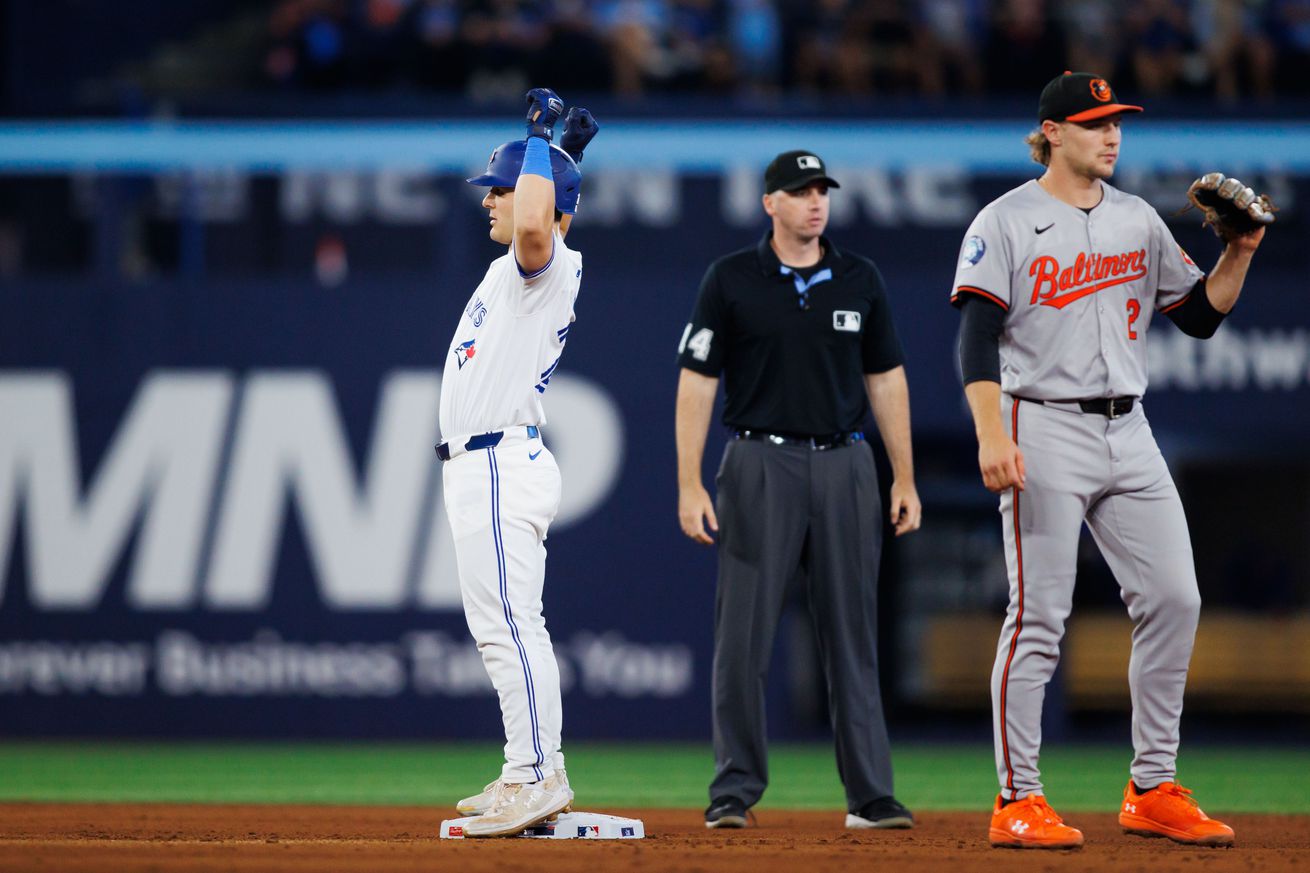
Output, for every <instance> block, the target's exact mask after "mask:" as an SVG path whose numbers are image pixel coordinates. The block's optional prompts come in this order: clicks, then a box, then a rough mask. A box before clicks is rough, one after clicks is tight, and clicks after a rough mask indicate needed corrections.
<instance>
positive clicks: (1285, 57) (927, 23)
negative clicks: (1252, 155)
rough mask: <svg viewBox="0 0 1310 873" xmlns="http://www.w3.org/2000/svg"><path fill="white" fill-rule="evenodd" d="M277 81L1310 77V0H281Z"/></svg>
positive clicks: (725, 85)
mask: <svg viewBox="0 0 1310 873" xmlns="http://www.w3.org/2000/svg"><path fill="white" fill-rule="evenodd" d="M268 39H269V47H268V51H267V53H266V54H265V55H264V65H263V71H262V72H263V76H264V78H265V79H266V81H268V82H270V83H272V84H274V85H276V86H279V87H284V88H290V89H313V90H334V89H351V88H356V89H357V88H395V87H411V88H416V89H424V90H436V91H442V92H456V93H461V94H465V95H467V96H469V97H471V98H473V99H496V98H501V97H505V96H517V95H519V94H521V93H522V92H523V91H524V90H525V89H526V88H527V87H528V86H529V85H530V84H549V85H550V86H551V87H554V88H556V89H558V90H561V91H565V90H566V89H567V90H569V91H573V92H580V91H581V92H588V93H596V92H606V93H613V94H616V95H620V96H624V97H637V96H641V95H645V94H660V93H671V92H672V93H707V94H725V93H731V94H761V95H768V94H774V93H799V94H807V93H815V94H831V95H853V96H879V95H909V96H919V97H925V96H926V97H932V96H936V95H944V94H950V95H959V94H965V95H978V94H1020V95H1032V94H1034V93H1035V89H1036V88H1038V87H1039V86H1040V84H1041V83H1043V82H1045V81H1046V80H1047V79H1049V78H1050V77H1051V76H1053V75H1055V74H1057V73H1058V72H1060V71H1061V70H1064V69H1075V70H1087V71H1094V72H1099V73H1101V74H1102V75H1105V76H1107V77H1108V78H1110V80H1111V81H1112V82H1113V83H1114V85H1115V87H1116V88H1117V89H1119V90H1120V91H1124V92H1127V93H1130V94H1134V95H1140V96H1159V95H1198V94H1207V95H1215V96H1217V97H1219V98H1221V99H1225V100H1229V101H1238V100H1241V99H1245V98H1254V99H1262V98H1268V97H1271V96H1274V95H1285V94H1294V93H1306V92H1310V76H1306V75H1305V74H1304V70H1305V69H1306V65H1307V62H1308V61H1310V0H917V2H909V0H805V2H801V0H590V2H587V0H279V2H278V3H277V4H276V7H275V9H274V11H273V13H272V15H271V16H270V20H269V31H268Z"/></svg>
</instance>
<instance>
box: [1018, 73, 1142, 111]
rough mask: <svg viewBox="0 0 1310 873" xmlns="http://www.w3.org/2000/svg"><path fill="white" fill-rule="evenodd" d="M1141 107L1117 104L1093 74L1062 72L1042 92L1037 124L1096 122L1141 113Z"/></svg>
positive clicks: (1100, 80) (1109, 89)
mask: <svg viewBox="0 0 1310 873" xmlns="http://www.w3.org/2000/svg"><path fill="white" fill-rule="evenodd" d="M1141 111H1142V107H1140V106H1132V105H1129V104H1127V103H1120V102H1119V101H1118V100H1117V99H1115V96H1114V91H1113V90H1112V89H1111V88H1110V83H1109V82H1107V81H1105V80H1104V79H1102V78H1101V77H1100V76H1097V75H1094V74H1092V73H1071V72H1069V71H1068V70H1065V71H1064V74H1063V75H1060V76H1056V77H1055V78H1054V79H1052V80H1051V81H1050V82H1047V83H1046V87H1045V88H1043V89H1042V97H1041V99H1040V100H1038V101H1037V122H1038V123H1039V124H1040V123H1041V122H1043V121H1046V120H1048V119H1049V120H1051V121H1095V120H1096V119H1098V118H1104V117H1105V116H1107V115H1114V114H1115V113H1117V112H1141Z"/></svg>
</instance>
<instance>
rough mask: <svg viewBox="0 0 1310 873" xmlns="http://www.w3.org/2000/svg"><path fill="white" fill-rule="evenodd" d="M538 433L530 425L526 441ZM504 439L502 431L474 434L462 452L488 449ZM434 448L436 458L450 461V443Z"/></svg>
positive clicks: (534, 437)
mask: <svg viewBox="0 0 1310 873" xmlns="http://www.w3.org/2000/svg"><path fill="white" fill-rule="evenodd" d="M538 433H539V431H538V430H537V429H536V428H535V427H533V426H531V425H529V426H528V439H536V438H537V435H538ZM504 438H505V432H504V431H503V430H493V431H491V432H490V433H480V434H475V435H474V436H472V437H469V440H468V442H466V443H464V451H466V452H475V451H477V450H478V449H489V448H491V447H493V446H498V445H500V441H501V440H502V439H504ZM435 448H436V450H437V457H438V458H440V459H441V460H443V461H449V460H450V443H442V444H441V445H439V446H435Z"/></svg>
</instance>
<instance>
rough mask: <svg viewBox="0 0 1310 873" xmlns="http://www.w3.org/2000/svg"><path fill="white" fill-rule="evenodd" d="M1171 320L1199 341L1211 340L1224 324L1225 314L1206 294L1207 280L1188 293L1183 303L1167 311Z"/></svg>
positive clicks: (1197, 284) (1194, 286)
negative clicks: (1215, 306) (1216, 307)
mask: <svg viewBox="0 0 1310 873" xmlns="http://www.w3.org/2000/svg"><path fill="white" fill-rule="evenodd" d="M1165 315H1167V316H1169V320H1170V321H1172V322H1173V323H1174V324H1176V325H1178V329H1179V330H1181V331H1182V332H1183V333H1185V334H1187V335H1188V336H1194V337H1196V338H1197V339H1209V338H1210V337H1212V336H1214V332H1215V331H1216V330H1218V329H1219V325H1220V324H1222V323H1223V320H1224V318H1225V315H1224V313H1222V312H1220V311H1219V310H1218V309H1215V308H1214V304H1212V303H1211V302H1210V295H1209V294H1207V293H1205V280H1204V279H1202V280H1201V281H1199V282H1197V283H1196V284H1195V285H1193V286H1192V290H1191V291H1189V292H1187V296H1186V297H1184V298H1183V302H1182V303H1180V304H1178V305H1177V306H1175V307H1174V308H1172V309H1169V310H1166V311H1165Z"/></svg>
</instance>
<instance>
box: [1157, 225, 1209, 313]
mask: <svg viewBox="0 0 1310 873" xmlns="http://www.w3.org/2000/svg"><path fill="white" fill-rule="evenodd" d="M1146 209H1147V212H1148V213H1149V214H1150V221H1151V246H1152V251H1151V257H1152V258H1153V259H1154V260H1155V261H1156V263H1158V264H1159V265H1160V279H1159V283H1158V285H1159V287H1158V288H1157V290H1156V293H1155V308H1156V309H1157V310H1159V311H1160V312H1164V313H1168V312H1169V311H1170V310H1171V309H1173V308H1174V307H1175V306H1178V305H1180V304H1182V302H1183V301H1184V300H1186V299H1187V295H1188V294H1190V293H1191V292H1192V289H1193V288H1194V287H1196V283H1197V282H1199V281H1201V280H1202V279H1204V278H1205V272H1204V271H1203V270H1202V269H1201V268H1200V267H1198V266H1196V263H1195V262H1194V261H1193V260H1192V259H1191V258H1190V257H1188V255H1187V252H1185V251H1183V247H1182V246H1180V245H1179V244H1178V243H1177V242H1175V241H1174V235H1173V234H1172V233H1170V232H1169V228H1168V227H1167V226H1166V225H1165V223H1164V219H1163V218H1161V217H1160V213H1158V212H1156V211H1155V210H1154V209H1152V208H1151V207H1150V206H1147V207H1146Z"/></svg>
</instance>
